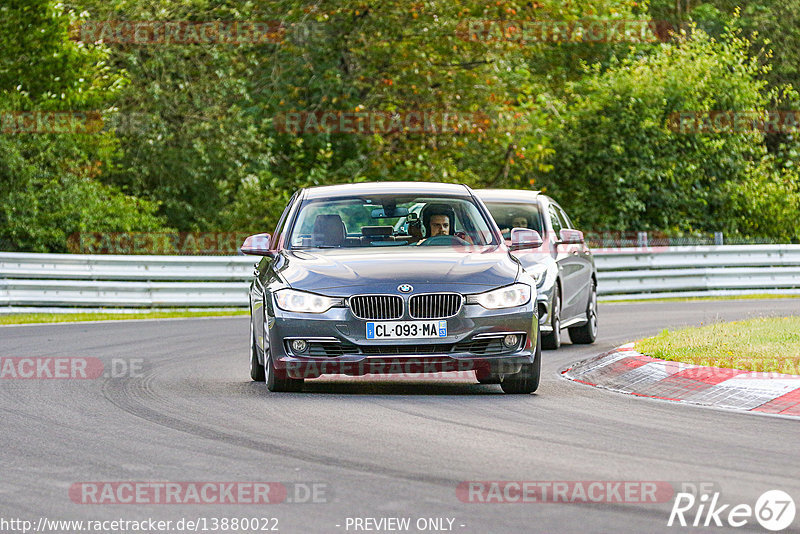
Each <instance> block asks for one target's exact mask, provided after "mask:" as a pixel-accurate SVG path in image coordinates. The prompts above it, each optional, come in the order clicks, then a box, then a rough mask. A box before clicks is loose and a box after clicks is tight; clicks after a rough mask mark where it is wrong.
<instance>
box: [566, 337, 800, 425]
mask: <svg viewBox="0 0 800 534" xmlns="http://www.w3.org/2000/svg"><path fill="white" fill-rule="evenodd" d="M561 374H562V375H563V376H564V377H565V378H568V379H570V380H573V381H575V382H580V383H582V384H588V385H590V386H596V387H601V388H605V389H610V390H613V391H618V392H621V393H629V394H631V395H637V396H640V397H651V398H654V399H662V400H669V401H677V402H686V403H690V404H699V405H703V406H715V407H718V408H728V409H734V410H744V411H748V412H761V413H768V414H779V415H785V416H790V417H800V375H787V374H781V373H761V372H751V371H743V370H741V369H725V368H721V367H703V366H700V365H693V364H688V363H680V362H669V361H665V360H659V359H656V358H651V357H649V356H645V355H643V354H639V353H638V352H636V350H634V348H633V343H629V344H627V345H623V346H621V347H618V348H616V349H614V350H612V351H611V352H607V353H605V354H601V355H600V356H596V357H594V358H590V359H588V360H584V361H581V362H578V363H576V364H574V365H572V366H571V367H569V368H567V369H565V370H564V371H562V372H561Z"/></svg>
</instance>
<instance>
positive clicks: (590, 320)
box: [569, 284, 597, 345]
mask: <svg viewBox="0 0 800 534" xmlns="http://www.w3.org/2000/svg"><path fill="white" fill-rule="evenodd" d="M586 319H587V321H586V324H584V325H581V326H575V327H573V328H570V329H569V339H570V340H571V341H572V342H573V343H580V344H582V345H586V344H589V343H594V340H595V339H597V286H595V285H594V284H592V293H591V294H590V295H589V302H587V303H586Z"/></svg>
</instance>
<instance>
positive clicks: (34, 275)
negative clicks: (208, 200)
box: [0, 245, 800, 308]
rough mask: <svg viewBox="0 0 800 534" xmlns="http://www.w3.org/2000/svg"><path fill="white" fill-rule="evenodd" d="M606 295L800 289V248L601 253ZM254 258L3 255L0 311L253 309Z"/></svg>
mask: <svg viewBox="0 0 800 534" xmlns="http://www.w3.org/2000/svg"><path fill="white" fill-rule="evenodd" d="M594 254H595V263H596V264H597V269H598V293H599V295H600V296H601V299H603V300H608V299H616V298H625V299H648V298H662V297H673V296H701V295H709V296H712V295H713V296H717V295H722V294H737V293H738V294H741V293H771V292H780V293H800V245H732V246H695V247H665V248H650V249H647V248H645V249H638V248H637V249H596V250H594ZM257 260H258V258H256V257H253V256H114V255H82V254H27V253H15V252H0V307H6V308H9V307H11V308H13V307H43V306H47V307H54V306H69V307H71V306H76V307H91V308H97V307H129V308H150V307H241V308H246V307H247V305H248V300H247V287H248V285H249V280H250V278H251V277H252V271H253V264H254V263H255V262H256V261H257Z"/></svg>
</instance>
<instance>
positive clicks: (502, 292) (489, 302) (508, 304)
mask: <svg viewBox="0 0 800 534" xmlns="http://www.w3.org/2000/svg"><path fill="white" fill-rule="evenodd" d="M529 300H531V286H529V285H528V284H514V285H511V286H506V287H501V288H500V289H494V290H492V291H487V292H486V293H478V294H477V295H470V296H469V297H467V303H470V304H480V305H481V306H483V307H484V308H486V309H488V310H499V309H501V308H515V307H517V306H523V305H525V304H527V303H528V301H529Z"/></svg>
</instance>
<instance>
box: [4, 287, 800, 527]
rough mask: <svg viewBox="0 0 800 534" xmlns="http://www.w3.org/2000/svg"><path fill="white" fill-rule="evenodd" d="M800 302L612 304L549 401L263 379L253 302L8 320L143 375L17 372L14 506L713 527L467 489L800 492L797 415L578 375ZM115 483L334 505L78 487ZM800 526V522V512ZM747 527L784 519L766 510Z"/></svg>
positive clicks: (549, 360)
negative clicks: (29, 322) (189, 313)
mask: <svg viewBox="0 0 800 534" xmlns="http://www.w3.org/2000/svg"><path fill="white" fill-rule="evenodd" d="M790 314H795V315H797V314H800V300H798V299H775V300H763V301H762V300H743V301H717V302H709V301H697V302H689V303H678V302H674V303H673V302H669V303H634V304H603V303H601V304H600V313H599V316H600V337H599V339H598V341H597V343H596V344H594V345H590V346H585V345H584V346H572V345H570V344H569V342H568V341H567V342H566V344H565V345H564V346H563V347H562V348H561V349H560V350H558V351H545V352H544V353H543V369H542V370H543V377H542V383H541V386H540V388H539V391H538V392H537V393H536V394H534V395H530V396H514V395H504V394H503V393H502V392H501V390H500V387H499V386H497V385H490V386H483V385H478V384H477V383H476V382H475V381H470V380H469V379H466V378H460V377H459V378H458V379H454V380H446V381H441V382H430V381H420V380H412V379H401V380H392V381H385V380H373V381H369V382H363V381H362V382H354V381H330V380H327V381H326V380H325V379H320V381H315V382H313V383H309V386H307V389H306V392H305V393H301V394H271V393H269V392H267V390H266V387H265V386H264V384H263V383H260V384H259V383H253V382H251V381H250V380H249V376H248V362H247V351H248V347H247V334H248V323H247V321H248V320H247V318H245V317H237V318H225V319H191V320H175V321H158V322H156V321H138V322H109V323H102V324H73V325H47V326H24V327H10V328H0V356H2V357H29V356H39V357H45V356H46V357H60V356H69V357H97V358H100V359H101V360H102V361H103V362H104V364H105V369H106V370H107V371H109V370H111V369H114V370H115V371H116V372H117V373H119V374H131V373H130V369H128V373H123V371H124V367H128V368H130V367H131V366H132V367H133V368H134V372H133V373H132V374H133V375H134V376H123V377H113V376H111V377H105V378H103V377H101V378H98V379H94V380H13V379H11V380H0V410H2V418H1V420H0V468H2V476H1V477H0V519H6V520H8V519H12V518H20V519H27V520H32V521H34V523H36V522H37V521H38V520H39V518H40V517H45V518H48V519H61V520H67V519H83V520H110V519H123V520H141V519H146V518H154V519H161V520H172V521H177V520H179V519H181V518H187V519H197V518H202V517H205V518H208V519H207V522H206V526H208V527H210V525H211V523H209V521H210V520H211V518H223V517H226V518H233V517H269V518H277V520H278V521H277V526H278V531H280V532H298V533H301V532H332V533H335V532H354V531H356V530H354V523H353V522H352V521H353V520H352V519H351V522H350V523H348V519H347V518H366V517H370V518H381V517H383V518H386V517H409V518H411V526H410V530H409V531H410V532H419V530H417V528H416V521H417V519H418V518H450V519H453V520H454V521H453V523H452V527H451V528H452V531H454V532H464V533H486V532H502V533H505V532H509V533H511V532H558V533H561V532H677V531H681V530H692V531H703V530H704V529H702V528H700V529H698V528H685V529H684V528H680V527H677V526H673V527H671V528H670V527H667V520H668V518H669V514H670V510H671V508H672V500H670V501H669V502H662V503H655V504H652V503H651V504H618V503H599V504H598V503H591V504H589V503H581V504H575V503H547V504H543V503H514V504H505V503H504V504H497V503H491V504H482V503H464V502H461V501H460V500H459V499H458V497H457V494H456V488H457V486H458V485H459V483H461V482H464V481H504V480H509V481H540V482H546V481H551V482H552V481H667V482H671V483H674V484H678V483H700V482H708V483H713V484H714V487H715V489H717V490H719V491H720V492H721V497H720V502H721V503H728V504H739V503H744V504H749V505H750V506H753V505H754V504H755V501H756V499H757V498H758V496H759V495H760V494H761V493H762V492H764V491H766V490H770V489H781V490H783V491H786V492H788V493H789V494H790V495H792V496H793V498H794V500H795V502H796V503H798V505H800V476H799V475H800V454H798V452H799V451H800V447H799V446H798V443H800V424H799V423H798V422H797V421H792V420H787V419H781V418H775V417H767V416H759V415H753V414H741V413H732V412H727V411H720V410H712V409H705V408H699V407H693V406H684V405H678V404H674V403H668V402H661V401H655V400H649V399H642V398H636V397H632V396H626V395H621V394H616V393H611V392H608V391H604V390H597V389H593V388H590V387H587V386H583V385H580V384H576V383H573V382H569V381H566V380H564V379H562V378H561V377H560V376H559V371H561V370H562V369H563V368H565V367H566V366H567V365H568V364H570V363H572V362H574V361H577V360H580V359H583V358H586V357H589V356H593V355H595V354H599V353H601V352H604V351H606V350H609V349H611V348H613V347H615V346H617V345H619V344H622V343H624V342H627V341H632V340H635V339H637V338H640V337H643V336H646V335H648V334H654V333H656V332H658V331H659V330H661V329H662V328H664V327H667V326H678V325H699V324H701V323H709V322H712V321H719V320H733V319H737V318H744V317H749V316H756V315H790ZM565 337H566V336H565ZM97 481H110V482H115V481H150V482H152V481H231V482H234V481H239V482H246V481H259V482H263V481H276V482H283V483H300V484H308V485H310V484H314V483H316V484H318V486H317V488H318V489H323V490H324V491H325V495H324V496H323V495H322V494H319V495H318V497H319V499H320V500H327V501H328V502H324V503H304V504H297V503H294V502H293V503H281V504H269V505H247V504H225V505H220V504H207V505H198V504H180V505H176V504H160V505H141V504H136V505H133V504H77V503H75V502H73V501H72V500H71V499H70V495H69V490H70V487H71V486H72V485H73V484H76V483H80V482H97ZM320 484H324V486H321V485H320ZM291 498H296V497H293V496H292V495H290V499H291ZM694 512H696V508H695V509H693V510H692V513H691V515H689V514H687V518H689V519H690V520H692V519H693V518H694ZM721 517H722V519H723V520H725V517H726V514H723V515H722V516H721ZM274 525H275V522H271V523H270V524H269V526H270V527H272V526H274ZM337 525H339V526H337ZM348 525H350V527H349V528H347V526H348ZM363 525H364V526H365V527H366V526H368V525H369V526H372V524H371V523H370V524H366V523H364V524H363ZM444 525H445V526H447V525H448V522H447V521H445V522H444ZM729 529H730V528H725V529H722V528H709V529H707V530H709V531H723V530H729ZM791 529H793V530H794V531H798V530H800V517H798V518H796V519H795V521H794V523H793V524H792V527H791ZM75 530H76V529H74V528H73V529H72V530H71V531H75ZM736 530H738V531H760V532H764V530H763V529H762V528H761V527H760V526H759V525H758V524H757V523H756V521H755V519H754V518H750V519H749V520H748V523H747V525H746V526H745V527H742V528H739V529H736ZM0 531H2V532H15V531H16V532H21V530H14V529H13V528H8V526H7V528H0ZM169 531H172V532H175V531H176V529H174V528H173V529H171V530H169ZM183 531H185V529H184V530H183ZM200 531H202V527H201V529H200ZM232 531H236V532H242V530H241V529H239V530H229V532H232ZM249 531H254V530H252V529H250V530H249ZM258 531H261V529H260V528H259V529H258ZM357 531H360V532H365V531H368V530H363V529H361V530H357ZM370 531H373V532H374V531H375V530H370ZM384 531H389V530H384ZM427 531H429V532H430V531H440V532H441V531H443V530H427ZM209 532H211V531H210V530H209Z"/></svg>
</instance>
